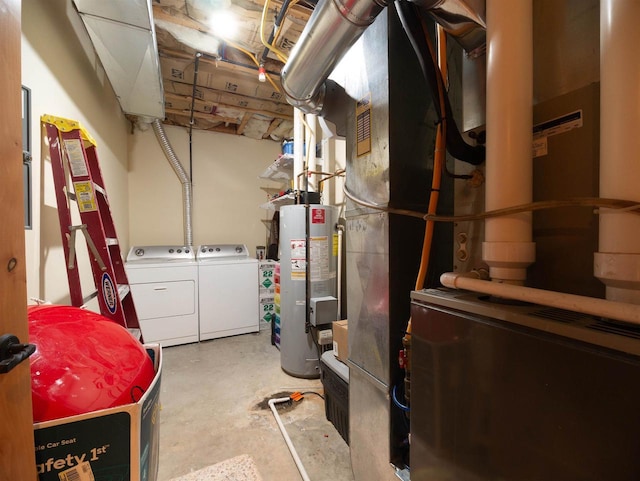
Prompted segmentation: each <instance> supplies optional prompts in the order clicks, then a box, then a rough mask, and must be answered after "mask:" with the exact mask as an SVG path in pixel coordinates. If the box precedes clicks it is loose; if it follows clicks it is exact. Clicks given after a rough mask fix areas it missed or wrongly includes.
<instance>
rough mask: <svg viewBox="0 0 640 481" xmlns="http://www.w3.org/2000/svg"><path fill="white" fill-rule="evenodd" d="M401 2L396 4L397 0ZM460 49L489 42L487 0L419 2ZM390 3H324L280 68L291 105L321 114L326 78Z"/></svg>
mask: <svg viewBox="0 0 640 481" xmlns="http://www.w3.org/2000/svg"><path fill="white" fill-rule="evenodd" d="M396 1H397V0H396ZM414 3H416V5H418V6H419V7H422V8H423V9H425V10H426V11H427V12H428V13H429V14H430V15H431V16H432V17H433V19H434V20H435V21H436V22H438V23H439V24H440V25H442V26H443V28H444V29H445V30H446V31H447V33H449V34H450V35H452V36H453V37H454V38H455V39H456V40H457V41H458V43H460V45H462V47H463V48H464V49H465V50H466V51H468V52H469V51H471V50H473V49H475V48H478V47H480V46H482V45H483V44H484V42H485V30H486V26H485V21H484V10H485V0H415V1H414ZM388 4H389V2H388V1H387V0H350V1H345V0H321V1H320V2H318V4H317V6H316V8H315V10H314V11H313V14H312V15H311V18H309V21H308V22H307V25H306V26H305V28H304V31H303V32H302V35H301V36H300V39H299V40H298V42H297V43H296V44H295V46H294V47H293V50H292V51H291V55H289V59H288V60H287V63H286V64H285V66H284V68H283V69H282V73H281V80H282V88H283V90H284V92H285V95H286V96H287V101H288V102H289V103H290V104H291V105H293V106H294V107H297V108H299V109H300V110H302V111H303V112H305V113H311V114H321V113H322V110H323V106H324V102H325V94H326V91H327V88H328V86H327V85H326V84H325V82H326V80H327V78H328V77H329V75H330V74H331V72H333V69H334V68H335V66H336V65H337V64H338V62H339V61H340V59H342V57H343V56H344V54H345V53H346V52H347V51H348V50H349V49H350V48H351V46H352V45H353V44H354V43H355V42H356V40H358V38H360V36H361V35H362V33H363V32H364V31H365V30H366V29H367V27H369V25H371V24H372V23H373V21H374V20H375V19H376V17H377V16H378V14H379V13H380V12H381V11H382V10H383V9H384V8H385V7H386V6H387V5H388Z"/></svg>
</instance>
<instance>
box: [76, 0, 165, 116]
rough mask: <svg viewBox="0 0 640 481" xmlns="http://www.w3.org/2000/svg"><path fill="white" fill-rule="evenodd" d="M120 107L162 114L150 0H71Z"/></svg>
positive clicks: (132, 112) (158, 63)
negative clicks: (113, 0)
mask: <svg viewBox="0 0 640 481" xmlns="http://www.w3.org/2000/svg"><path fill="white" fill-rule="evenodd" d="M73 3H74V4H75V6H76V9H77V10H78V13H79V15H80V18H81V19H82V22H83V23H84V25H85V28H86V29H87V33H88V34H89V37H90V38H91V42H92V43H93V48H94V49H95V51H96V54H97V55H98V57H99V58H100V62H101V63H102V66H103V67H104V70H105V72H106V74H107V77H109V82H111V86H112V87H113V90H114V92H115V93H116V96H117V97H118V101H119V102H120V107H121V108H122V111H123V112H124V113H127V114H131V115H139V116H144V117H150V118H159V119H162V118H164V95H163V91H162V75H161V73H160V62H159V60H158V46H157V43H156V33H155V29H154V25H153V13H152V9H151V0H131V1H127V2H123V1H119V2H112V1H108V2H105V1H104V0H73Z"/></svg>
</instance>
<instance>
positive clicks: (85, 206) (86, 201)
mask: <svg viewBox="0 0 640 481" xmlns="http://www.w3.org/2000/svg"><path fill="white" fill-rule="evenodd" d="M73 190H74V191H75V193H76V199H77V202H78V209H79V210H80V212H93V211H96V210H98V205H97V203H96V194H95V193H94V191H93V185H91V182H74V183H73Z"/></svg>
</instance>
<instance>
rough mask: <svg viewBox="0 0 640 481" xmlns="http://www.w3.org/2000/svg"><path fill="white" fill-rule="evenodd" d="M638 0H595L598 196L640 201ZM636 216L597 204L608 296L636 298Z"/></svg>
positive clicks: (598, 272) (639, 293)
mask: <svg viewBox="0 0 640 481" xmlns="http://www.w3.org/2000/svg"><path fill="white" fill-rule="evenodd" d="M639 18H640V2H638V1H637V0H601V1H600V197H610V198H614V197H615V198H620V199H627V200H633V201H636V202H638V203H640V190H638V181H639V180H640V162H639V161H638V156H639V155H640V136H638V134H637V132H636V131H635V129H636V126H637V125H638V123H639V122H640V88H639V86H640V63H639V62H638V61H637V59H636V60H634V58H636V57H635V55H636V52H635V50H636V46H637V45H638V43H640V29H638V19H639ZM638 238H640V216H638V215H637V214H634V213H631V212H613V211H611V210H609V209H601V210H600V239H599V252H597V253H596V254H595V256H594V275H595V276H596V277H597V278H598V279H600V280H601V281H602V282H603V283H604V284H605V285H606V297H607V299H609V300H613V301H622V302H629V303H633V304H640V244H638Z"/></svg>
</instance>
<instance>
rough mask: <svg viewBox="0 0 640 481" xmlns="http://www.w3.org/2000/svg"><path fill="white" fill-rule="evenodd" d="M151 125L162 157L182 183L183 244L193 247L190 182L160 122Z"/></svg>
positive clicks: (155, 121) (156, 121)
mask: <svg viewBox="0 0 640 481" xmlns="http://www.w3.org/2000/svg"><path fill="white" fill-rule="evenodd" d="M151 125H152V126H153V132H154V133H155V134H156V138H157V139H158V142H159V143H160V147H162V151H163V152H164V155H165V156H166V157H167V160H168V161H169V164H171V167H172V168H173V171H174V172H175V173H176V175H177V176H178V179H180V183H182V211H183V217H184V219H183V222H184V244H185V245H188V246H192V245H193V231H192V228H191V206H192V203H193V195H192V191H191V181H190V180H189V176H188V175H187V173H186V171H185V170H184V167H183V166H182V164H181V163H180V160H178V157H177V156H176V154H175V152H174V151H173V148H172V147H171V144H170V143H169V139H167V135H166V133H165V131H164V128H163V127H162V123H161V122H160V120H158V119H156V120H154V121H153V122H152V123H151Z"/></svg>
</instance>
